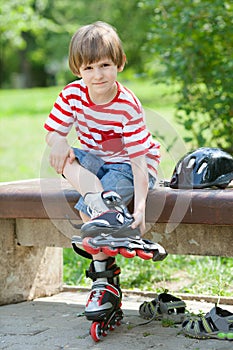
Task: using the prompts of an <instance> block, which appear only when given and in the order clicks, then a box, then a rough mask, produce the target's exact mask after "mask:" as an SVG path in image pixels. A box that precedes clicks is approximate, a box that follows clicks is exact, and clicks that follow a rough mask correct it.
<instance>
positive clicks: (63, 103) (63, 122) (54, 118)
mask: <svg viewBox="0 0 233 350" xmlns="http://www.w3.org/2000/svg"><path fill="white" fill-rule="evenodd" d="M64 91H65V90H63V91H62V92H61V93H60V94H59V96H58V98H57V100H56V102H55V103H54V106H53V108H52V110H51V112H50V114H49V117H48V118H47V120H46V122H45V124H44V128H45V129H46V130H47V131H56V132H58V133H59V134H61V135H63V136H66V135H67V134H68V133H69V131H70V129H71V128H72V125H73V124H74V116H73V111H72V107H71V106H70V104H69V101H68V99H67V97H66V96H65V93H64Z"/></svg>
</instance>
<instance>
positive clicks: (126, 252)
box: [119, 248, 136, 259]
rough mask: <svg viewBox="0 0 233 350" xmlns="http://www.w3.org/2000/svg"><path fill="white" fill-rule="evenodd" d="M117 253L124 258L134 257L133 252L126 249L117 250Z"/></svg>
mask: <svg viewBox="0 0 233 350" xmlns="http://www.w3.org/2000/svg"><path fill="white" fill-rule="evenodd" d="M119 253H120V254H121V255H122V256H124V257H125V258H129V259H131V258H134V257H135V256H136V252H135V250H130V249H127V248H119Z"/></svg>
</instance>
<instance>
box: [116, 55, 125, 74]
mask: <svg viewBox="0 0 233 350" xmlns="http://www.w3.org/2000/svg"><path fill="white" fill-rule="evenodd" d="M123 60H124V62H123V63H122V65H121V66H120V67H118V68H117V71H118V72H122V71H123V69H124V67H125V63H126V55H124V57H123Z"/></svg>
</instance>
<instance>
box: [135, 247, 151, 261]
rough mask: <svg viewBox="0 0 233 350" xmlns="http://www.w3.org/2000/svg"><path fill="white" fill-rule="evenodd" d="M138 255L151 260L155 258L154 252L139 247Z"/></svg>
mask: <svg viewBox="0 0 233 350" xmlns="http://www.w3.org/2000/svg"><path fill="white" fill-rule="evenodd" d="M137 256H138V257H139V258H141V259H143V260H149V259H152V258H153V253H151V252H145V250H142V249H137Z"/></svg>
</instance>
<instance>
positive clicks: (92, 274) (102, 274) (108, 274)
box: [86, 266, 121, 280]
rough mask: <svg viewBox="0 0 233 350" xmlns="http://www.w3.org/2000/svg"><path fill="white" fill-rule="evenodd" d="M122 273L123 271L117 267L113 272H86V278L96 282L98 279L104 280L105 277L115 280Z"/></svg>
mask: <svg viewBox="0 0 233 350" xmlns="http://www.w3.org/2000/svg"><path fill="white" fill-rule="evenodd" d="M120 272H121V270H120V268H119V267H118V266H116V267H115V268H113V269H112V270H106V271H101V272H95V271H89V270H86V277H89V278H91V279H92V280H96V279H97V278H103V277H106V278H113V277H115V276H117V275H119V274H120Z"/></svg>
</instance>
